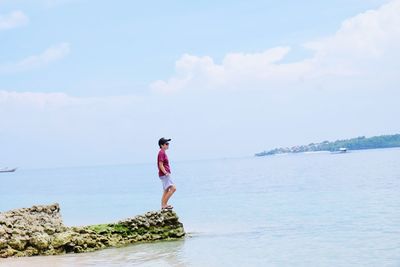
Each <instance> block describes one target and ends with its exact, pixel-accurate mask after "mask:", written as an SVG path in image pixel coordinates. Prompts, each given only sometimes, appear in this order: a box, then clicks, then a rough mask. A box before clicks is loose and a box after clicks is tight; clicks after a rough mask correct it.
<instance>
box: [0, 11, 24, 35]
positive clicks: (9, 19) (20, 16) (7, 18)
mask: <svg viewBox="0 0 400 267" xmlns="http://www.w3.org/2000/svg"><path fill="white" fill-rule="evenodd" d="M28 22H29V18H28V17H27V16H26V15H25V14H24V13H23V12H22V11H13V12H11V13H9V14H7V15H0V31H1V30H8V29H12V28H16V27H20V26H23V25H26V24H28Z"/></svg>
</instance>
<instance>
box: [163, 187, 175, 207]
mask: <svg viewBox="0 0 400 267" xmlns="http://www.w3.org/2000/svg"><path fill="white" fill-rule="evenodd" d="M175 191H176V186H175V185H171V186H170V187H168V188H167V189H165V190H164V193H163V196H162V198H161V208H165V207H166V206H167V205H168V200H169V199H170V197H171V196H172V195H173V194H174V193H175Z"/></svg>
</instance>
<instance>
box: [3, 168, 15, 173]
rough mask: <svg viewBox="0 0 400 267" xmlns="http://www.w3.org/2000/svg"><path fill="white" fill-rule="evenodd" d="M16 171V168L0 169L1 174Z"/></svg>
mask: <svg viewBox="0 0 400 267" xmlns="http://www.w3.org/2000/svg"><path fill="white" fill-rule="evenodd" d="M16 170H17V168H12V169H10V168H2V169H0V173H1V172H15V171H16Z"/></svg>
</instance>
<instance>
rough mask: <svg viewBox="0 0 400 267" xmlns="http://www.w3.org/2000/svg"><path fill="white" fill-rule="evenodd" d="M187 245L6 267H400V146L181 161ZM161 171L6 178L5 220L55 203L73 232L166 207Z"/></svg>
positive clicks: (28, 173)
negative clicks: (23, 210) (11, 214)
mask: <svg viewBox="0 0 400 267" xmlns="http://www.w3.org/2000/svg"><path fill="white" fill-rule="evenodd" d="M171 165H172V171H173V179H174V181H175V182H176V184H177V192H176V194H175V195H174V196H173V198H172V199H171V202H170V203H171V204H173V205H174V207H175V211H176V212H177V213H178V215H179V216H180V219H181V221H182V222H183V224H184V226H185V230H186V231H187V232H188V233H189V235H188V236H187V237H186V238H185V239H184V240H182V241H171V242H158V243H152V244H139V245H132V246H128V247H124V248H119V249H106V250H102V251H98V252H93V253H87V254H69V255H63V256H50V257H33V258H21V259H0V266H7V267H12V266H26V267H28V266H29V267H36V266H38V267H39V266H40V267H42V266H43V267H46V266H57V267H64V266H65V267H67V266H68V267H70V266H104V267H107V266H136V265H140V266H307V267H308V266H336V267H337V266H400V149H379V150H365V151H354V152H353V151H352V152H349V153H347V154H329V153H313V154H297V155H279V156H271V157H262V158H242V159H226V160H210V161H193V162H172V164H171ZM155 168H156V166H155V164H142V165H120V166H100V167H79V168H59V169H41V170H24V169H19V170H18V171H17V172H16V173H11V174H0V184H1V187H0V211H6V210H9V209H14V208H19V207H30V206H32V205H34V204H50V203H54V202H58V203H60V205H61V212H62V215H63V219H64V222H65V224H67V225H85V224H95V223H105V222H113V221H117V220H119V219H123V218H125V217H131V216H134V215H137V214H141V213H144V212H146V211H149V210H156V209H158V208H159V202H160V196H161V184H160V182H159V180H158V178H157V176H156V175H157V172H156V169H155Z"/></svg>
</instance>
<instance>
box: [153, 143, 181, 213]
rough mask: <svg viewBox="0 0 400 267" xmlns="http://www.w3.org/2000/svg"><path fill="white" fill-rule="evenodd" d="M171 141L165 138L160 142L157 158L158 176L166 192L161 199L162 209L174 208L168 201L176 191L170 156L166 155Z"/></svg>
mask: <svg viewBox="0 0 400 267" xmlns="http://www.w3.org/2000/svg"><path fill="white" fill-rule="evenodd" d="M170 141H171V139H166V138H164V137H162V138H161V139H160V140H158V146H159V147H160V151H159V152H158V157H157V167H158V176H159V177H160V180H161V182H162V185H163V190H164V191H163V195H162V198H161V209H172V208H173V207H172V206H171V205H168V200H169V198H170V197H171V196H172V195H173V194H174V193H175V191H176V186H175V184H174V183H173V182H172V180H171V169H170V167H169V161H168V156H167V154H166V153H165V151H166V150H167V149H168V148H169V142H170Z"/></svg>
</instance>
